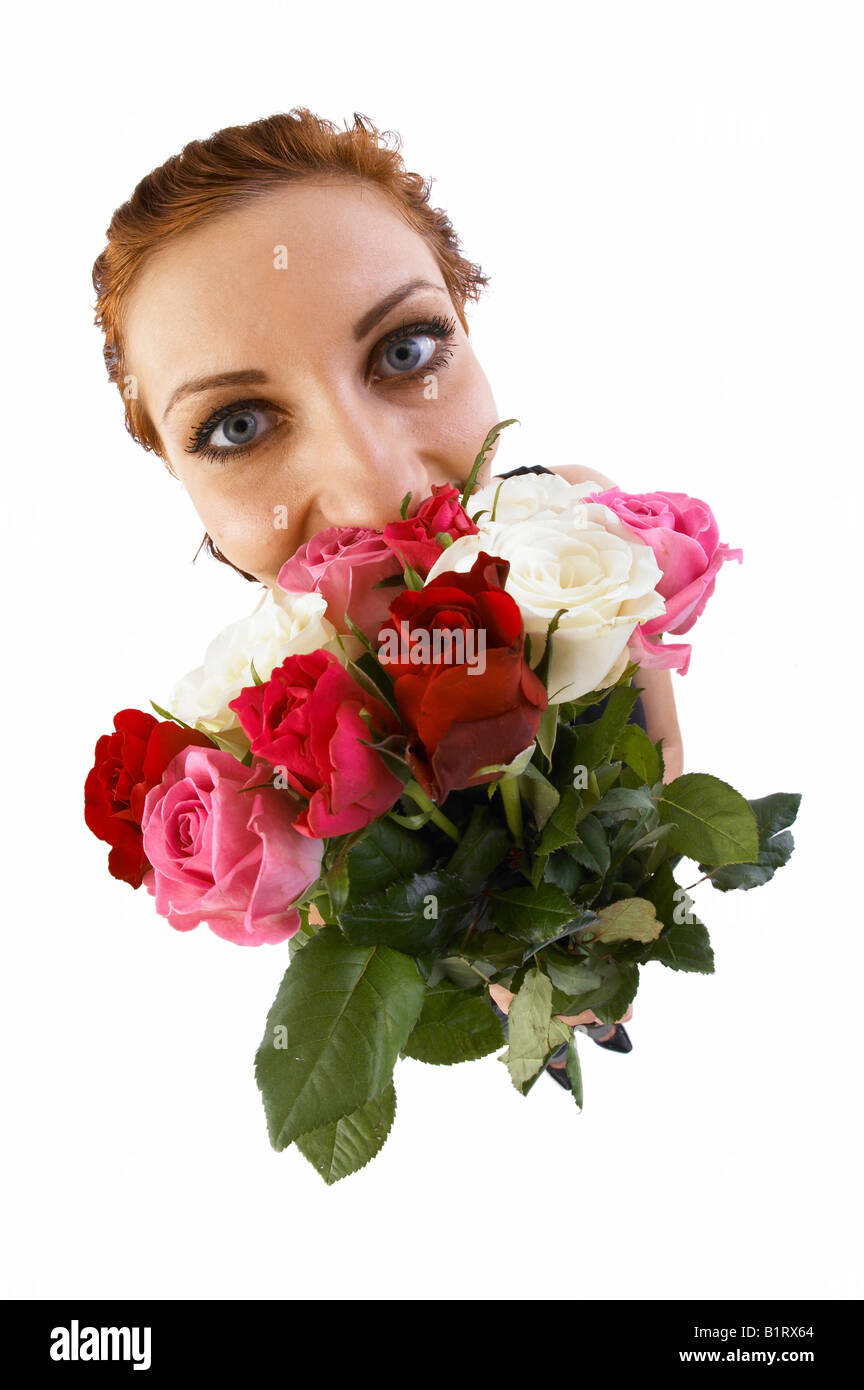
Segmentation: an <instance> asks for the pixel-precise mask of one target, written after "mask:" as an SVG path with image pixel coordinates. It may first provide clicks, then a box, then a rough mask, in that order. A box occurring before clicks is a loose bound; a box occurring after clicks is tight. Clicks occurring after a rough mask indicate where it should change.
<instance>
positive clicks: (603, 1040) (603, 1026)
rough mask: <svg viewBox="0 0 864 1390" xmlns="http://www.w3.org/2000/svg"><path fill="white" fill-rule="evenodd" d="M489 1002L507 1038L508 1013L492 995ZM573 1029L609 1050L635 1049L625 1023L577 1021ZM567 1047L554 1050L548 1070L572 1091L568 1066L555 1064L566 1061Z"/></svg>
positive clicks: (549, 1073)
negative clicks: (500, 1007) (554, 1064)
mask: <svg viewBox="0 0 864 1390" xmlns="http://www.w3.org/2000/svg"><path fill="white" fill-rule="evenodd" d="M489 1003H490V1004H491V1005H492V1008H493V1010H494V1012H495V1013H496V1014H497V1016H498V1018H500V1020H501V1022H502V1024H503V1026H504V1036H505V1038H506V1037H507V1015H506V1014H505V1012H504V1010H503V1009H499V1007H498V1005H497V1004H496V1003H495V1000H494V999H493V998H492V997H491V996H490V998H489ZM610 1028H611V1030H612V1031H611V1033H610V1032H609V1029H610ZM573 1031H574V1032H577V1033H586V1034H587V1035H588V1037H589V1038H590V1039H591V1041H592V1042H595V1043H596V1044H597V1046H598V1047H605V1049H606V1051H607V1052H632V1051H633V1044H632V1042H631V1041H630V1036H629V1034H628V1032H627V1029H626V1028H625V1027H624V1024H623V1023H612V1024H609V1023H577V1025H576V1027H575V1029H574V1030H573ZM601 1034H608V1037H605V1036H600V1035H601ZM567 1047H568V1044H567V1043H564V1044H563V1046H561V1047H559V1049H558V1051H557V1052H553V1054H552V1056H551V1057H550V1058H549V1061H548V1062H547V1063H546V1072H547V1074H548V1075H549V1076H551V1078H552V1080H553V1081H557V1083H558V1085H559V1086H563V1087H564V1089H565V1091H572V1089H573V1087H572V1086H571V1085H570V1078H569V1077H568V1075H567V1071H566V1068H565V1067H563V1066H553V1063H555V1062H563V1061H564V1059H565V1058H566V1056H567Z"/></svg>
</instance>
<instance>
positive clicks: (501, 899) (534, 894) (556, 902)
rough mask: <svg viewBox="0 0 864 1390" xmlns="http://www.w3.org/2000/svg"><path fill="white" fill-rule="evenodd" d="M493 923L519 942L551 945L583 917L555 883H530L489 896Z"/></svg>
mask: <svg viewBox="0 0 864 1390" xmlns="http://www.w3.org/2000/svg"><path fill="white" fill-rule="evenodd" d="M489 902H490V908H491V913H492V920H493V921H494V923H495V925H496V927H498V928H499V930H500V931H502V932H504V933H505V935H507V936H515V938H516V940H517V941H528V942H539V941H548V940H551V939H552V937H555V936H557V935H558V934H559V933H560V932H561V931H562V930H563V929H564V927H566V926H567V925H568V923H570V922H572V921H573V918H574V917H577V916H578V915H579V914H578V912H577V910H576V908H575V907H574V906H573V903H572V902H571V901H570V898H569V897H568V896H567V894H566V893H565V892H564V890H563V889H562V888H558V887H556V885H555V884H554V883H541V884H540V886H539V888H532V887H531V885H530V884H529V883H525V884H520V886H519V887H518V888H508V889H506V890H505V891H504V892H497V893H490V895H489Z"/></svg>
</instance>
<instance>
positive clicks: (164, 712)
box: [150, 700, 210, 738]
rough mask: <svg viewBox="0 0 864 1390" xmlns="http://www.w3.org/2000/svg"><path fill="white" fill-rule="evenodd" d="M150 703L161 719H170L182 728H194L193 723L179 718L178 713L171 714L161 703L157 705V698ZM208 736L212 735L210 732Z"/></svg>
mask: <svg viewBox="0 0 864 1390" xmlns="http://www.w3.org/2000/svg"><path fill="white" fill-rule="evenodd" d="M150 705H151V708H152V709H155V711H156V713H157V714H158V715H159V718H160V719H169V720H170V721H171V723H172V724H179V725H180V728H181V729H191V728H192V725H191V724H185V723H184V722H183V720H182V719H178V718H177V715H176V714H170V713H169V712H168V710H167V709H163V708H162V706H161V705H157V703H156V701H155V700H151V701H150ZM207 737H208V738H209V737H210V735H209V734H208V735H207Z"/></svg>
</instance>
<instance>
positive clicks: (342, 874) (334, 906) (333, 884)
mask: <svg viewBox="0 0 864 1390" xmlns="http://www.w3.org/2000/svg"><path fill="white" fill-rule="evenodd" d="M322 881H323V883H324V887H325V888H326V889H327V892H328V894H329V897H330V909H331V911H332V912H333V914H334V916H336V917H338V916H339V913H340V912H341V911H342V909H343V907H344V906H345V904H346V902H347V901H348V864H347V861H346V860H345V859H338V860H337V861H336V863H335V864H334V865H333V868H332V869H330V871H329V872H328V873H326V874H325V875H324V878H323V880H322Z"/></svg>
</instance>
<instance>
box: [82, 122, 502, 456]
mask: <svg viewBox="0 0 864 1390" xmlns="http://www.w3.org/2000/svg"><path fill="white" fill-rule="evenodd" d="M388 139H389V140H391V142H392V145H393V148H389V147H388V143H387V142H388ZM401 143H402V142H401V139H400V137H399V136H398V134H396V133H395V132H394V131H383V132H379V131H378V130H377V129H376V128H375V126H374V125H373V123H372V122H371V121H370V120H369V118H368V117H367V116H363V115H360V114H358V113H357V112H355V113H354V124H353V126H351V127H348V126H347V125H346V127H345V129H344V130H341V129H339V127H338V126H337V125H336V124H335V123H334V122H333V121H327V120H322V119H321V118H320V117H319V116H315V115H313V114H312V112H311V111H309V110H307V108H306V107H303V106H297V107H294V108H293V109H292V110H291V111H289V112H287V113H284V114H280V115H276V116H267V117H265V118H264V119H263V120H260V121H254V122H253V123H252V124H251V125H243V126H228V127H226V128H225V129H224V130H218V131H216V133H215V135H210V136H209V137H208V138H207V139H206V140H193V141H191V143H190V144H188V145H185V146H184V147H183V149H182V150H181V151H180V153H179V154H176V155H173V156H172V157H171V158H170V159H168V160H166V161H165V163H164V164H161V165H160V166H159V168H158V169H154V170H153V171H152V172H151V173H149V174H147V176H146V177H145V178H143V179H142V180H141V182H140V183H139V184H138V186H137V188H136V189H135V191H134V193H133V194H132V197H131V198H130V199H129V200H128V202H126V203H124V204H123V205H122V207H119V208H118V209H117V211H116V212H115V213H114V216H113V217H112V218H111V224H110V226H109V227H108V230H107V232H106V236H107V239H108V244H107V246H106V247H105V249H104V251H102V253H101V254H100V255H99V256H98V257H97V258H96V261H95V263H94V266H93V285H94V288H95V290H96V323H97V324H98V325H99V327H100V328H101V329H102V332H103V333H104V335H105V341H104V346H103V352H104V356H105V365H106V367H107V368H108V377H109V380H110V381H112V382H114V384H115V385H116V386H117V387H118V389H119V390H120V392H121V394H123V395H124V406H125V411H126V428H127V429H128V430H129V433H130V434H131V435H132V437H133V439H135V440H137V442H138V443H139V444H141V445H142V446H143V447H144V448H145V449H152V450H153V452H154V453H156V454H158V455H159V456H160V457H164V455H163V452H162V445H161V442H160V439H159V435H158V433H157V431H156V429H155V427H154V425H153V422H152V421H151V420H150V419H149V418H148V416H147V413H146V411H145V410H144V409H143V407H142V405H141V403H140V401H138V400H137V399H135V398H134V393H128V395H127V394H125V393H124V378H125V377H126V367H125V361H124V351H123V316H124V309H125V305H126V301H127V298H128V295H129V291H130V288H131V286H132V284H133V281H134V280H135V276H136V274H137V272H138V271H139V270H140V268H141V266H142V265H143V263H144V262H145V260H146V259H147V256H148V255H149V253H150V252H151V251H153V250H154V249H155V248H156V247H158V246H161V245H163V244H164V243H165V242H166V241H168V240H169V239H170V238H171V237H172V236H177V235H178V234H179V233H181V232H184V231H187V230H188V229H189V228H191V227H195V226H198V225H199V224H200V223H202V222H204V221H206V220H207V219H208V218H210V217H214V216H217V215H218V214H220V213H223V212H227V211H228V210H229V209H230V208H232V207H235V206H238V205H239V204H241V203H246V202H249V201H250V200H251V199H253V198H255V197H257V196H259V195H260V194H262V193H266V192H268V191H269V190H270V189H271V188H274V187H276V186H278V185H280V184H287V183H296V182H299V181H301V180H302V179H304V178H308V177H312V176H315V175H320V174H328V175H330V176H333V175H341V176H344V177H345V178H352V179H365V180H367V181H368V182H369V183H372V184H375V185H376V186H377V187H379V188H381V189H383V190H384V192H385V193H387V194H388V195H389V196H390V197H391V198H392V199H393V200H394V202H395V203H396V205H397V206H398V207H399V209H400V210H401V212H402V214H403V215H404V217H405V218H406V220H407V221H408V222H409V223H410V225H411V226H412V227H413V228H414V229H415V230H416V231H417V232H418V233H419V234H420V236H422V237H423V238H424V240H425V241H426V242H427V243H428V245H429V246H430V248H431V250H432V254H433V255H434V257H435V260H436V261H437V263H438V265H439V267H440V269H441V274H442V276H443V278H444V283H445V284H446V286H447V289H448V291H449V294H450V298H451V299H452V301H453V305H454V308H455V309H456V311H457V313H458V315H459V317H460V319H461V321H462V325H463V327H466V324H465V313H464V309H465V304H466V301H467V300H469V299H474V300H476V299H477V297H478V296H479V294H480V292H481V290H482V289H483V287H484V286H485V285H486V284H487V283H488V278H489V277H488V276H486V275H484V274H483V273H482V271H481V270H480V267H479V266H477V265H474V264H472V263H471V262H470V261H468V260H466V259H465V257H464V256H463V255H462V254H461V250H460V243H459V239H458V237H457V236H456V233H455V231H454V230H453V226H452V224H451V222H450V219H449V217H448V216H447V214H446V213H445V212H443V211H442V210H441V209H440V208H432V207H430V206H429V193H430V190H431V186H432V180H431V179H423V178H421V177H420V175H419V174H412V173H410V172H409V171H408V170H407V169H406V168H405V165H404V162H403V160H402V156H401V154H400V153H399V151H400V149H401ZM130 396H131V397H132V398H131V399H130V398H129V397H130Z"/></svg>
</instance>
